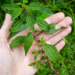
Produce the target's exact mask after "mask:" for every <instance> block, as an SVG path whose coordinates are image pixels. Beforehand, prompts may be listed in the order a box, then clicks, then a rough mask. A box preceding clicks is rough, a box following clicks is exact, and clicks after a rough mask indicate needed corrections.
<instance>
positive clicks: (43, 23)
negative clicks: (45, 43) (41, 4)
mask: <svg viewBox="0 0 75 75" xmlns="http://www.w3.org/2000/svg"><path fill="white" fill-rule="evenodd" d="M36 23H37V25H38V26H39V27H40V28H41V29H42V30H45V31H48V30H49V28H48V23H47V22H46V21H44V20H37V21H36Z"/></svg>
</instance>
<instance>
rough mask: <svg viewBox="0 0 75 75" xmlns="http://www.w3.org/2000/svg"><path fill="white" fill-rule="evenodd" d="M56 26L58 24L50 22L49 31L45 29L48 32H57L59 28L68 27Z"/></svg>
mask: <svg viewBox="0 0 75 75" xmlns="http://www.w3.org/2000/svg"><path fill="white" fill-rule="evenodd" d="M55 26H56V24H49V27H48V28H49V31H45V30H44V32H46V33H55V32H57V31H59V30H61V29H64V28H66V27H63V26H62V27H61V28H60V29H55Z"/></svg>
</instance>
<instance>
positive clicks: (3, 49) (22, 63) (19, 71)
mask: <svg viewBox="0 0 75 75" xmlns="http://www.w3.org/2000/svg"><path fill="white" fill-rule="evenodd" d="M45 20H46V21H47V22H48V23H49V24H50V23H56V27H55V28H57V29H58V28H61V27H62V26H65V27H67V28H66V29H63V30H61V31H59V32H57V33H54V34H47V33H44V32H42V30H41V29H40V28H39V27H38V26H37V25H36V24H35V31H36V34H37V36H38V38H39V39H41V37H44V39H46V43H48V44H51V45H54V44H56V43H57V42H58V43H57V44H56V45H55V47H56V48H57V50H58V51H60V50H61V49H62V48H63V47H64V45H65V42H64V41H63V40H61V39H62V38H64V37H65V36H67V35H68V34H69V33H70V32H71V27H70V25H71V24H72V19H71V18H70V17H65V15H64V14H63V13H62V12H59V13H56V14H54V15H52V16H50V17H48V18H46V19H45ZM12 23H13V21H11V16H10V15H9V14H6V17H5V20H4V23H3V25H2V27H1V29H0V75H33V74H34V73H35V72H36V71H37V70H36V69H35V67H34V66H32V67H31V66H28V65H29V64H30V63H32V62H34V59H33V57H34V55H33V54H32V52H33V50H34V49H36V50H37V51H38V50H40V49H41V48H40V47H38V46H37V43H38V42H37V41H36V40H34V41H33V44H32V46H31V48H30V50H29V52H28V54H27V56H25V52H24V48H23V44H22V45H20V46H17V47H14V48H13V51H14V52H13V51H11V49H10V43H11V41H12V40H13V39H14V38H15V37H17V36H22V35H23V36H25V35H27V34H28V33H29V32H30V30H29V29H26V30H24V31H22V32H20V33H18V34H17V35H15V36H14V37H12V38H10V39H8V37H9V35H10V32H9V29H10V27H11V25H12ZM37 30H40V32H39V33H38V32H37ZM33 36H34V34H33ZM60 40H61V41H60ZM41 56H42V55H40V57H41ZM40 57H38V59H37V61H38V60H39V59H40Z"/></svg>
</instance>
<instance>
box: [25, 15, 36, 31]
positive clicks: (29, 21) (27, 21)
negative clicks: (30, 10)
mask: <svg viewBox="0 0 75 75" xmlns="http://www.w3.org/2000/svg"><path fill="white" fill-rule="evenodd" d="M26 23H27V25H28V27H29V28H30V29H31V30H32V31H33V32H35V30H34V20H33V18H32V17H31V16H30V15H27V17H26Z"/></svg>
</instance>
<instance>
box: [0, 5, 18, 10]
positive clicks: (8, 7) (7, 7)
mask: <svg viewBox="0 0 75 75" xmlns="http://www.w3.org/2000/svg"><path fill="white" fill-rule="evenodd" d="M1 8H2V9H8V10H15V9H16V8H19V6H17V5H15V4H3V5H2V6H1Z"/></svg>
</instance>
